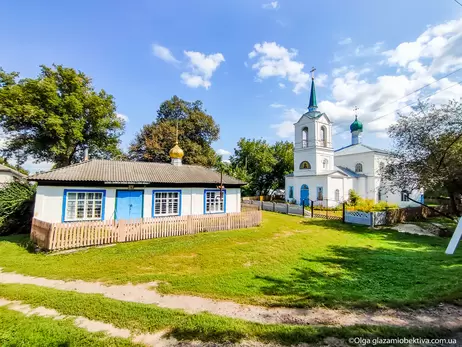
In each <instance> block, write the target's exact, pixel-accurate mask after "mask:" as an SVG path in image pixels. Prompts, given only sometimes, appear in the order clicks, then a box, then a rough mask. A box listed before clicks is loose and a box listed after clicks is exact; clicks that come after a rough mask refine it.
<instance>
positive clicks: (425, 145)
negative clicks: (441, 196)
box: [383, 100, 462, 214]
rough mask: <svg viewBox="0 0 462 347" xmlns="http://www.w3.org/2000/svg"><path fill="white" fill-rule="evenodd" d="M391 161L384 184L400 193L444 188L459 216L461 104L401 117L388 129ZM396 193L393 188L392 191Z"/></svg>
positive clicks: (424, 108)
mask: <svg viewBox="0 0 462 347" xmlns="http://www.w3.org/2000/svg"><path fill="white" fill-rule="evenodd" d="M388 133H389V136H390V138H391V139H392V140H393V152H392V154H393V155H392V159H391V160H390V162H389V163H388V165H387V166H386V167H385V169H384V171H383V177H384V180H385V182H389V183H390V186H394V187H397V189H399V190H401V191H406V190H407V191H410V190H412V189H417V188H421V187H423V188H425V189H429V190H436V189H438V188H439V187H444V188H445V189H446V191H447V192H448V195H449V197H450V199H451V204H452V208H453V210H454V212H455V213H457V214H458V212H457V206H456V197H457V196H458V195H460V194H461V193H462V104H461V103H460V102H457V101H455V100H454V101H449V102H448V103H447V104H445V105H441V106H440V107H436V106H434V105H425V104H422V103H420V104H419V105H418V106H417V107H416V108H415V109H414V111H413V112H411V113H410V114H408V115H400V117H399V119H398V122H397V123H396V124H394V125H392V126H391V127H390V128H389V131H388ZM392 189H393V188H392Z"/></svg>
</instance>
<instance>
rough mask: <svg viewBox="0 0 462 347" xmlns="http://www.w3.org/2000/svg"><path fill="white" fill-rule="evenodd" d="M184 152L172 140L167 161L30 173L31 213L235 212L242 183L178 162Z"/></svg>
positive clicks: (59, 216)
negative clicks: (34, 184) (33, 194)
mask: <svg viewBox="0 0 462 347" xmlns="http://www.w3.org/2000/svg"><path fill="white" fill-rule="evenodd" d="M183 154H184V153H183V151H182V150H181V148H180V147H179V146H178V144H177V145H175V147H174V148H172V150H171V151H170V157H171V158H172V163H171V164H166V163H152V162H127V161H110V160H88V161H84V162H81V163H78V164H74V165H70V166H66V167H63V168H59V169H56V170H52V171H49V172H46V173H41V174H37V175H34V176H32V177H30V178H29V180H30V181H35V182H37V183H38V187H37V195H36V199H35V208H34V217H35V218H37V219H40V220H42V221H46V222H74V221H90V220H91V221H94V220H121V219H125V220H127V219H135V218H145V217H155V218H157V217H164V216H185V215H199V214H209V213H228V212H240V211H241V186H242V185H244V184H245V183H244V182H242V181H239V180H236V179H234V178H232V177H229V176H226V175H223V177H221V176H220V173H219V172H216V171H213V170H210V169H207V168H204V167H201V166H195V165H182V158H183ZM221 183H222V184H221ZM220 188H221V189H220Z"/></svg>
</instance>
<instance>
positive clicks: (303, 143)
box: [302, 127, 308, 148]
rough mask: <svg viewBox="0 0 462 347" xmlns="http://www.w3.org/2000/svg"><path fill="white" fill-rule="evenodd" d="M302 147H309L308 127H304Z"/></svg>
mask: <svg viewBox="0 0 462 347" xmlns="http://www.w3.org/2000/svg"><path fill="white" fill-rule="evenodd" d="M302 147H303V148H305V147H308V128H307V127H304V128H303V129H302Z"/></svg>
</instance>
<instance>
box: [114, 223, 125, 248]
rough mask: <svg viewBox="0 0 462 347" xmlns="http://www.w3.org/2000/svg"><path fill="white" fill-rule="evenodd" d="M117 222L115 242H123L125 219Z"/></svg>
mask: <svg viewBox="0 0 462 347" xmlns="http://www.w3.org/2000/svg"><path fill="white" fill-rule="evenodd" d="M116 223H117V228H116V230H117V242H125V229H126V227H125V221H124V220H123V219H122V220H119V221H117V222H116Z"/></svg>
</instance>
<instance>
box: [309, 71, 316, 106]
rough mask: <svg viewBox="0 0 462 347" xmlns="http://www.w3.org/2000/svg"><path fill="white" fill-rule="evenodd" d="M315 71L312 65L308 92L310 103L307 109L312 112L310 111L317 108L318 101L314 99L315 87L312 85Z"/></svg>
mask: <svg viewBox="0 0 462 347" xmlns="http://www.w3.org/2000/svg"><path fill="white" fill-rule="evenodd" d="M315 71H316V69H315V68H314V67H313V68H312V69H311V71H310V72H311V93H310V104H309V105H308V111H309V112H312V111H316V109H317V108H318V103H317V101H316V88H315V86H314V72H315Z"/></svg>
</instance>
